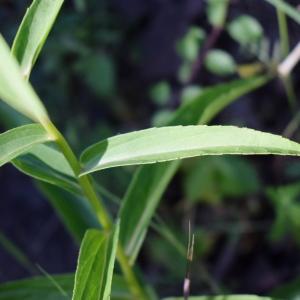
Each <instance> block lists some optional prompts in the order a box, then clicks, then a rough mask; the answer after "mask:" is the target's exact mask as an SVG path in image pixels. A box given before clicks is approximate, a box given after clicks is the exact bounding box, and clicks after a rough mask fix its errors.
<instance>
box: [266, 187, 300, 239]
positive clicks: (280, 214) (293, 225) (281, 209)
mask: <svg viewBox="0 0 300 300" xmlns="http://www.w3.org/2000/svg"><path fill="white" fill-rule="evenodd" d="M267 196H268V197H269V199H270V200H271V201H272V202H273V205H274V208H275V212H276V218H275V222H274V224H273V227H272V231H271V238H272V239H273V240H275V241H278V240H280V239H281V238H283V237H284V235H286V234H288V233H291V234H292V235H293V237H294V239H295V240H296V241H297V243H298V244H299V245H300V234H299V232H300V203H299V201H298V200H299V198H300V184H299V183H296V184H291V185H288V186H281V187H274V188H272V187H270V188H268V189H267Z"/></svg>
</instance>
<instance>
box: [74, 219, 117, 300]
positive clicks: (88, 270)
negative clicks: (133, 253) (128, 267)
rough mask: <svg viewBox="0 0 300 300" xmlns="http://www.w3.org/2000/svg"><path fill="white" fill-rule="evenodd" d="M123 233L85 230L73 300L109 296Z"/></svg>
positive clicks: (107, 299) (107, 297)
mask: <svg viewBox="0 0 300 300" xmlns="http://www.w3.org/2000/svg"><path fill="white" fill-rule="evenodd" d="M118 236H119V222H118V223H117V225H116V227H115V230H114V232H113V233H111V234H107V233H104V232H101V231H99V230H95V229H91V230H88V231H87V233H86V234H85V236H84V238H83V241H82V245H81V248H80V254H79V259H78V265H77V271H76V276H75V284H74V293H73V297H72V300H84V299H90V300H109V298H110V293H111V283H112V276H113V268H114V263H115V257H116V250H117V243H118Z"/></svg>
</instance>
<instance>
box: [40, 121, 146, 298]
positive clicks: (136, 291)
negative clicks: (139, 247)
mask: <svg viewBox="0 0 300 300" xmlns="http://www.w3.org/2000/svg"><path fill="white" fill-rule="evenodd" d="M46 130H47V131H48V132H49V133H50V134H51V135H52V137H53V138H54V140H55V141H56V143H57V145H58V146H59V147H60V149H61V151H62V153H63V155H64V156H65V158H66V159H67V161H68V162H69V164H70V166H71V168H72V170H73V172H74V175H75V176H76V178H77V180H78V183H79V185H80V187H81V189H82V191H83V194H84V195H85V196H86V198H87V200H88V201H89V203H90V205H91V206H92V208H93V209H94V210H95V212H96V215H97V218H98V220H99V223H100V224H101V225H102V226H103V228H104V230H111V228H112V226H113V222H112V220H111V217H110V215H109V213H108V211H107V210H106V207H105V206H104V204H103V201H102V199H101V198H100V197H99V196H98V195H97V193H96V192H95V189H94V187H93V185H92V183H91V180H90V178H89V175H84V176H80V177H79V174H80V170H81V166H80V163H79V161H78V159H77V158H76V156H75V154H74V152H73V150H72V149H71V147H70V145H69V144H68V142H67V141H66V139H65V138H64V136H63V135H62V134H61V133H60V131H59V130H58V129H57V128H56V127H55V125H54V124H53V123H52V122H49V123H47V125H46ZM117 259H118V261H119V264H120V267H121V269H122V272H123V274H124V276H125V279H126V281H127V283H128V286H129V288H130V290H131V292H132V294H133V296H134V298H133V299H135V300H149V299H150V297H149V296H148V295H147V294H146V292H145V291H144V290H143V288H142V287H141V284H140V282H139V280H138V279H137V277H136V275H135V273H134V271H133V269H132V268H131V266H130V264H129V261H128V258H127V256H126V254H125V252H124V250H123V247H122V246H121V245H120V244H118V249H117Z"/></svg>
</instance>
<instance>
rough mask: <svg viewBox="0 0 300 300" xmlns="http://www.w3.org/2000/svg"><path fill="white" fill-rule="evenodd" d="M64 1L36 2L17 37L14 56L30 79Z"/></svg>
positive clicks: (28, 12) (25, 75) (24, 74)
mask: <svg viewBox="0 0 300 300" xmlns="http://www.w3.org/2000/svg"><path fill="white" fill-rule="evenodd" d="M63 2H64V0H34V1H33V2H32V4H31V6H30V7H29V8H28V10H27V12H26V14H25V16H24V18H23V21H22V23H21V25H20V27H19V30H18V32H17V35H16V37H15V40H14V43H13V46H12V54H13V55H14V56H15V57H16V59H17V60H18V62H19V64H20V67H21V72H22V74H23V76H24V77H25V78H28V77H29V75H30V72H31V69H32V67H33V65H34V63H35V61H36V60H37V57H38V55H39V53H40V51H41V49H42V47H43V45H44V43H45V41H46V39H47V36H48V34H49V32H50V30H51V28H52V26H53V23H54V21H55V19H56V17H57V15H58V13H59V11H60V8H61V6H62V4H63Z"/></svg>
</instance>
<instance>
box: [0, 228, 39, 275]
mask: <svg viewBox="0 0 300 300" xmlns="http://www.w3.org/2000/svg"><path fill="white" fill-rule="evenodd" d="M0 247H2V248H3V249H4V250H6V251H7V253H9V254H10V255H11V256H12V257H13V258H14V259H15V260H16V261H17V262H18V263H19V264H20V265H21V266H22V267H23V268H24V269H26V270H27V271H29V272H30V273H33V272H34V270H35V268H34V265H33V264H32V263H31V261H30V260H29V258H28V257H27V256H26V254H25V253H24V252H23V251H22V250H21V249H20V248H19V247H18V246H17V245H16V244H15V243H13V242H12V241H11V240H10V239H8V238H7V237H6V236H5V235H4V234H3V233H2V232H1V231H0Z"/></svg>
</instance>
